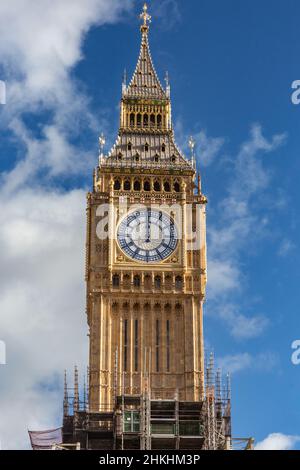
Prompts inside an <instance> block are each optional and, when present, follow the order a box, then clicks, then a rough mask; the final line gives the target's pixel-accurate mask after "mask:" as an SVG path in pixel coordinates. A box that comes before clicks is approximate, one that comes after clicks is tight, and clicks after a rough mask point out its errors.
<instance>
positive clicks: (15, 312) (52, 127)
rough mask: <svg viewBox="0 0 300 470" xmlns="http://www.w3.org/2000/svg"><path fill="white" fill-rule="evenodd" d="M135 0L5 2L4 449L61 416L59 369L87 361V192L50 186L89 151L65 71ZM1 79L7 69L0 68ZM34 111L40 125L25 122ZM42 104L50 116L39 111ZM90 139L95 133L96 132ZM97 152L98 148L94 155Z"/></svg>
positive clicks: (79, 105) (0, 411)
mask: <svg viewBox="0 0 300 470" xmlns="http://www.w3.org/2000/svg"><path fill="white" fill-rule="evenodd" d="M132 3H133V2H132V1H131V0H125V1H124V0H110V1H108V0H85V1H84V2H83V1H82V0H72V1H69V0H40V1H39V2H35V1H34V0H10V1H6V0H4V1H2V2H0V33H1V42H0V57H1V66H2V68H3V70H4V72H5V79H6V82H7V104H6V106H3V107H2V109H1V125H2V126H3V127H4V126H5V130H6V131H10V132H11V134H12V136H13V137H14V139H15V140H14V141H15V142H17V143H18V144H19V154H18V160H17V162H16V164H15V165H14V168H13V169H12V170H11V171H10V172H9V173H2V174H1V178H0V179H1V190H0V242H1V247H2V249H1V252H0V264H1V268H2V269H1V273H0V311H1V317H0V339H1V340H3V341H5V343H6V346H7V365H5V366H1V368H0V376H1V381H0V416H1V420H0V442H1V444H2V448H5V449H16V448H19V449H20V448H24V447H28V445H29V440H28V436H27V428H28V427H29V428H31V429H33V428H37V429H43V428H49V427H51V426H57V425H59V424H60V419H61V400H62V396H61V390H60V389H59V388H58V381H59V379H60V378H61V375H62V373H63V369H64V368H68V369H70V368H71V367H73V365H74V363H77V364H78V365H79V366H80V367H81V372H82V373H83V366H84V365H85V364H86V360H87V336H86V333H87V324H86V316H85V287H84V242H85V233H84V232H85V191H84V190H76V189H74V190H69V191H68V192H64V191H60V190H59V189H56V186H55V184H56V183H58V185H59V183H60V182H61V181H60V180H59V179H57V177H58V176H60V177H62V178H63V179H64V178H66V177H68V176H69V175H70V174H71V175H72V174H82V173H83V171H84V167H86V166H87V162H88V161H90V160H89V159H90V158H91V155H90V153H89V152H88V151H86V149H81V148H78V147H76V148H75V147H74V146H73V144H72V142H73V139H74V138H77V137H78V136H79V135H80V132H81V128H82V125H83V124H84V128H85V129H87V128H89V129H91V130H92V132H94V133H95V132H99V123H98V121H97V119H96V118H95V117H94V116H93V115H92V114H91V113H90V111H89V99H88V97H86V96H85V95H84V94H82V92H80V91H79V90H78V86H77V83H76V82H75V81H74V79H73V78H72V75H71V73H70V72H71V71H72V69H73V68H74V66H75V65H76V64H77V63H78V61H79V60H81V59H82V58H83V56H82V45H83V41H84V38H85V35H86V33H87V32H88V31H89V29H90V28H91V27H92V26H95V25H102V24H104V23H108V22H109V23H110V22H113V21H116V20H117V19H118V18H119V17H120V13H121V12H122V11H124V10H126V9H129V8H130V6H131V5H132ZM1 78H2V77H1ZM25 113H27V116H28V113H31V116H34V118H35V121H36V122H38V129H36V131H35V130H34V129H30V128H29V127H28V126H27V124H26V122H27V121H26V120H25V119H24V115H25ZM45 114H46V115H47V122H46V123H45V122H44V121H43V119H42V117H41V116H44V115H45ZM92 144H93V146H94V142H93V143H92ZM93 158H94V162H96V158H97V155H96V154H94V155H93Z"/></svg>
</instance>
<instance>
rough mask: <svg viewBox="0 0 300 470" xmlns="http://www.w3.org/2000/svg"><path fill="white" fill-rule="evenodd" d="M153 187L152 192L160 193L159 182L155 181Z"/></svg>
mask: <svg viewBox="0 0 300 470" xmlns="http://www.w3.org/2000/svg"><path fill="white" fill-rule="evenodd" d="M153 187H154V191H156V192H157V193H159V192H160V190H161V186H160V182H159V181H155V182H154V185H153Z"/></svg>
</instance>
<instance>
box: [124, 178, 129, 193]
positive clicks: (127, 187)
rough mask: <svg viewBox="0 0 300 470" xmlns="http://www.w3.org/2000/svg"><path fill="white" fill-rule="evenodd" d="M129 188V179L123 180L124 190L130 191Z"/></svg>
mask: <svg viewBox="0 0 300 470" xmlns="http://www.w3.org/2000/svg"><path fill="white" fill-rule="evenodd" d="M130 189H131V184H130V180H125V181H124V191H130Z"/></svg>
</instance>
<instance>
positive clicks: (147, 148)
mask: <svg viewBox="0 0 300 470" xmlns="http://www.w3.org/2000/svg"><path fill="white" fill-rule="evenodd" d="M145 152H149V144H148V143H146V144H145Z"/></svg>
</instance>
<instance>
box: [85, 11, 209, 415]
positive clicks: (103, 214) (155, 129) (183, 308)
mask: <svg viewBox="0 0 300 470" xmlns="http://www.w3.org/2000/svg"><path fill="white" fill-rule="evenodd" d="M141 19H142V25H141V49H140V54H139V58H138V62H137V66H136V69H135V71H134V74H133V77H132V79H131V81H130V83H129V84H127V83H126V80H125V81H124V83H123V87H122V98H121V105H120V126H119V133H118V137H117V140H116V142H115V144H114V146H113V148H112V149H111V151H110V152H109V153H108V155H104V154H103V152H101V155H100V157H99V165H98V166H97V168H96V169H95V173H94V185H93V191H92V192H91V193H89V194H88V207H87V243H86V281H87V316H88V325H89V336H90V352H89V354H90V359H89V362H90V373H89V409H90V411H91V412H93V411H94V412H97V411H105V410H109V409H112V407H113V406H114V399H115V397H116V396H120V395H122V394H125V395H134V396H135V395H136V396H139V395H141V394H143V393H144V391H145V388H147V389H148V390H149V393H150V394H151V397H152V398H153V399H173V398H174V397H178V399H179V400H183V401H189V402H193V401H200V400H202V399H203V393H204V347H203V302H204V296H205V286H206V241H205V207H206V198H205V196H203V195H202V192H201V181H200V177H199V176H198V177H197V175H196V170H195V161H194V152H193V140H192V139H191V141H190V147H191V157H190V158H189V159H187V158H186V157H185V156H184V155H183V153H182V152H181V151H180V150H179V149H178V147H177V145H176V143H175V140H174V131H173V126H172V115H171V99H170V86H169V82H168V78H167V79H166V87H165V88H164V87H163V86H162V85H161V82H160V81H159V79H158V76H157V74H156V71H155V68H154V65H153V62H152V59H151V54H150V49H149V42H148V37H149V23H150V16H149V15H148V12H147V7H146V5H145V6H144V10H143V13H142V15H141ZM100 143H101V144H103V143H104V142H103V139H100Z"/></svg>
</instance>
